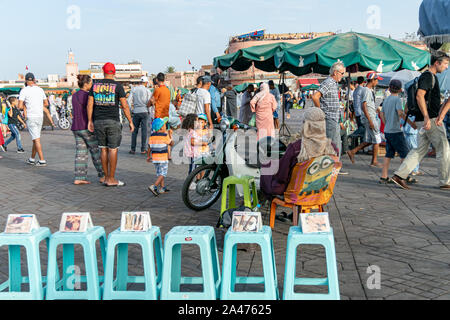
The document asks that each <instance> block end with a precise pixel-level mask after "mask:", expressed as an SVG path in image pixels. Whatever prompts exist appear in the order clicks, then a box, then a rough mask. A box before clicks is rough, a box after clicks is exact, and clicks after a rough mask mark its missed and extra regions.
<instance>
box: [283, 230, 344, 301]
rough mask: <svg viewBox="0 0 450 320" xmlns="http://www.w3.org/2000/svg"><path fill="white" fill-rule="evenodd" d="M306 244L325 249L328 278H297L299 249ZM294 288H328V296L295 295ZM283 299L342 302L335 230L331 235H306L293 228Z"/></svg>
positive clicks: (290, 237) (289, 240) (288, 249)
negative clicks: (320, 246)
mask: <svg viewBox="0 0 450 320" xmlns="http://www.w3.org/2000/svg"><path fill="white" fill-rule="evenodd" d="M304 244H313V245H314V244H317V245H322V246H324V247H325V254H326V263H327V278H325V279H309V278H295V272H296V259H297V248H298V246H299V245H304ZM294 286H328V294H319V293H295V292H294ZM283 299H284V300H340V294H339V281H338V273H337V264H336V251H335V248H334V235H333V229H331V230H330V232H329V233H317V234H304V233H303V232H302V229H301V228H300V227H291V229H290V231H289V236H288V243H287V253H286V269H285V275H284V292H283Z"/></svg>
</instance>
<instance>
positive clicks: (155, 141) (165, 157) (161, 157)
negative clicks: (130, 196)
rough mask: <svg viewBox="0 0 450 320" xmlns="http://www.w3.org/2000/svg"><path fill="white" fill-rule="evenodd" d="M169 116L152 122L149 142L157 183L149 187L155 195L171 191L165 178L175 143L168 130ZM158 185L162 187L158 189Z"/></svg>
mask: <svg viewBox="0 0 450 320" xmlns="http://www.w3.org/2000/svg"><path fill="white" fill-rule="evenodd" d="M168 121H169V118H167V117H166V118H163V119H161V118H157V119H155V120H154V121H153V123H152V131H153V133H152V134H151V136H150V138H149V142H148V144H149V145H150V149H151V153H152V157H153V164H154V165H155V168H156V175H157V177H158V178H157V179H156V182H155V184H153V185H151V186H150V187H148V189H149V190H150V191H151V192H152V193H153V194H154V195H155V197H157V196H159V195H160V194H164V193H167V192H169V191H170V190H169V189H167V188H166V187H165V184H164V179H165V177H167V171H168V168H169V146H173V145H174V143H173V141H172V139H171V137H170V136H169V133H168V132H167V126H166V124H167V122H168ZM158 187H160V189H159V190H158Z"/></svg>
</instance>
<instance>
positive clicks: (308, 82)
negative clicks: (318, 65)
mask: <svg viewBox="0 0 450 320" xmlns="http://www.w3.org/2000/svg"><path fill="white" fill-rule="evenodd" d="M297 82H298V84H300V85H301V86H302V87H305V86H309V85H311V84H317V85H319V80H318V79H315V78H314V79H298V80H297Z"/></svg>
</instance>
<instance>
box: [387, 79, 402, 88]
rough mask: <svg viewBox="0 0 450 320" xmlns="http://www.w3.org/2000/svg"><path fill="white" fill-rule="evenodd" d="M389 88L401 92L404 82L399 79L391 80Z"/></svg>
mask: <svg viewBox="0 0 450 320" xmlns="http://www.w3.org/2000/svg"><path fill="white" fill-rule="evenodd" d="M389 87H390V88H394V89H396V90H400V89H401V88H402V82H401V81H400V80H397V79H394V80H391V82H390V83H389Z"/></svg>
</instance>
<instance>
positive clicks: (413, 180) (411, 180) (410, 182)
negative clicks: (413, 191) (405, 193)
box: [406, 176, 417, 184]
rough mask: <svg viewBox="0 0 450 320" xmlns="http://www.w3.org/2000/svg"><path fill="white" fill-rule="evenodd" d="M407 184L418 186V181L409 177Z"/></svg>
mask: <svg viewBox="0 0 450 320" xmlns="http://www.w3.org/2000/svg"><path fill="white" fill-rule="evenodd" d="M406 183H407V184H416V183H417V179H414V178H413V177H411V176H408V178H406Z"/></svg>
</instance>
